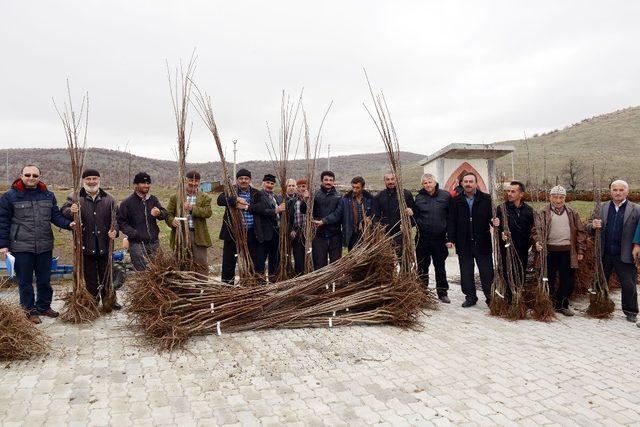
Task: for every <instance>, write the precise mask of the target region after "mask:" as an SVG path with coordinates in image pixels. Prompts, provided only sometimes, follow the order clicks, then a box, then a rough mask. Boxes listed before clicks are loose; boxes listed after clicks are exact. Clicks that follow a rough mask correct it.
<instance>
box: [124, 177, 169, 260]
mask: <svg viewBox="0 0 640 427" xmlns="http://www.w3.org/2000/svg"><path fill="white" fill-rule="evenodd" d="M133 188H134V191H133V194H131V195H130V196H129V197H127V198H126V199H124V200H123V201H122V203H120V207H119V208H118V227H119V228H120V231H121V232H123V233H124V234H125V235H126V236H127V237H126V238H125V247H126V246H127V245H128V247H129V254H130V255H131V263H132V264H133V267H134V268H135V269H136V270H138V271H140V270H146V269H147V263H148V261H149V260H153V258H154V257H155V255H156V252H157V251H158V248H160V241H159V240H158V235H159V234H160V229H159V228H158V224H157V221H160V220H164V219H165V218H166V217H167V210H166V209H165V208H163V207H162V205H161V204H160V201H159V200H158V198H157V197H156V196H154V195H152V194H150V193H149V190H150V189H151V177H150V176H149V174H148V173H146V172H138V173H137V174H136V176H135V177H134V178H133Z"/></svg>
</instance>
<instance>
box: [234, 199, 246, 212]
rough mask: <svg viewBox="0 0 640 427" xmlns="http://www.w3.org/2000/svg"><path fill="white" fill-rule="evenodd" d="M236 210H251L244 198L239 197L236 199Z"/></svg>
mask: <svg viewBox="0 0 640 427" xmlns="http://www.w3.org/2000/svg"><path fill="white" fill-rule="evenodd" d="M236 209H241V210H243V211H246V210H247V209H249V203H247V201H246V200H245V199H243V198H242V197H237V198H236Z"/></svg>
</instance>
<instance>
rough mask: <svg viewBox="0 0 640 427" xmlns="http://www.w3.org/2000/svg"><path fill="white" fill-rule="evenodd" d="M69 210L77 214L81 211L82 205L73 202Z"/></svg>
mask: <svg viewBox="0 0 640 427" xmlns="http://www.w3.org/2000/svg"><path fill="white" fill-rule="evenodd" d="M69 210H70V211H71V213H72V214H77V213H78V212H80V206H79V205H78V204H77V203H72V204H71V206H70V207H69Z"/></svg>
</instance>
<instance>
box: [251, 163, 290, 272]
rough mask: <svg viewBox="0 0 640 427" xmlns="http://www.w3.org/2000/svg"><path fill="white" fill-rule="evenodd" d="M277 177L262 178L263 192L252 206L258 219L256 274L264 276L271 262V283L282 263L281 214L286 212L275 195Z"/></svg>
mask: <svg viewBox="0 0 640 427" xmlns="http://www.w3.org/2000/svg"><path fill="white" fill-rule="evenodd" d="M275 185H276V177H275V176H273V175H272V174H270V173H268V174H266V175H265V176H264V177H263V178H262V190H261V191H260V192H259V193H258V198H257V200H256V201H255V203H254V205H253V206H252V212H253V215H254V217H255V219H256V227H255V231H256V237H257V239H258V247H257V250H256V258H255V264H256V265H255V267H256V273H258V274H263V273H264V270H265V266H266V263H267V261H268V262H269V281H270V282H273V281H275V278H276V274H277V271H278V264H279V263H280V257H279V255H280V254H279V251H278V243H279V239H280V214H281V213H282V212H284V210H285V204H284V202H283V201H282V197H281V196H279V195H277V194H275V193H274V192H273V189H274V187H275Z"/></svg>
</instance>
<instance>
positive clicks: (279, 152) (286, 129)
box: [267, 91, 302, 281]
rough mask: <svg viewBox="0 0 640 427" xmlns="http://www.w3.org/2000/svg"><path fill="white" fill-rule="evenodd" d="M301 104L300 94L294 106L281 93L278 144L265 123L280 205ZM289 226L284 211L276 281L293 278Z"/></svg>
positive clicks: (280, 224)
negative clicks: (279, 189) (280, 193)
mask: <svg viewBox="0 0 640 427" xmlns="http://www.w3.org/2000/svg"><path fill="white" fill-rule="evenodd" d="M301 104H302V92H301V93H300V97H299V98H298V102H297V103H296V104H295V105H294V104H292V103H291V100H290V99H289V97H288V96H287V95H286V94H285V92H284V91H282V100H281V103H280V130H279V132H278V142H277V143H276V142H274V141H273V138H272V136H271V130H270V129H269V124H268V123H267V133H268V136H269V142H268V143H267V151H268V152H269V155H270V156H271V161H272V163H273V168H274V170H275V172H276V177H277V178H278V180H279V181H280V186H281V189H282V203H284V204H286V202H287V178H288V176H287V172H288V169H289V151H290V149H291V143H292V138H293V132H294V129H295V125H296V120H297V118H298V112H299V111H300V106H301ZM291 225H292V224H289V215H287V212H286V210H285V211H283V212H282V213H281V214H280V220H279V227H280V233H279V237H278V253H279V254H280V257H279V265H278V270H277V271H278V272H277V274H276V280H277V281H281V280H286V279H288V278H290V277H293V276H294V274H295V273H294V271H293V265H292V259H293V254H292V243H291V236H290V231H291Z"/></svg>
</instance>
